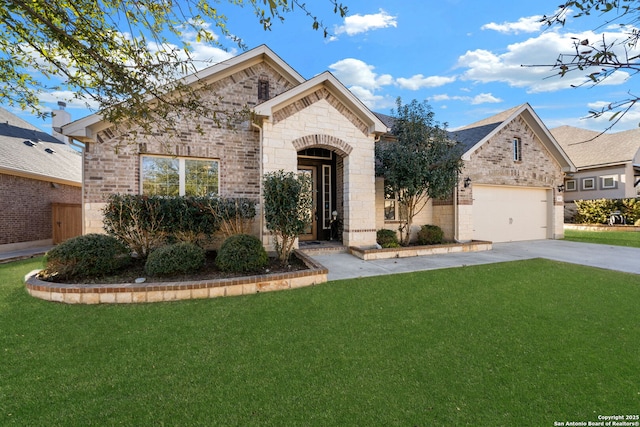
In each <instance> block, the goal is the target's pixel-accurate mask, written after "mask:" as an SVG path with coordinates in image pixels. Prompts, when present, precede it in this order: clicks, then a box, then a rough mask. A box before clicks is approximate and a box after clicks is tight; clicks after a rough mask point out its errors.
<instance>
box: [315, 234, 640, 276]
mask: <svg viewBox="0 0 640 427" xmlns="http://www.w3.org/2000/svg"><path fill="white" fill-rule="evenodd" d="M531 258H547V259H551V260H555V261H562V262H568V263H572V264H581V265H588V266H591V267H599V268H604V269H609V270H618V271H623V272H627V273H633V274H638V275H640V248H625V247H621V246H609V245H597V244H590V243H577V242H569V241H566V240H535V241H528V242H512V243H494V244H493V249H492V250H490V251H483V252H467V253H456V254H445V255H430V256H422V257H413V258H394V259H385V260H376V261H363V260H361V259H359V258H357V257H355V256H353V255H349V254H331V255H315V256H313V259H315V260H317V261H318V262H319V263H321V264H322V265H324V266H325V267H327V268H328V269H329V275H328V279H329V280H341V279H352V278H357V277H368V276H377V275H382V274H395V273H407V272H411V271H422V270H434V269H437V268H449V267H462V266H465V265H479V264H490V263H496V262H506V261H516V260H523V259H531ZM639 282H640V277H639Z"/></svg>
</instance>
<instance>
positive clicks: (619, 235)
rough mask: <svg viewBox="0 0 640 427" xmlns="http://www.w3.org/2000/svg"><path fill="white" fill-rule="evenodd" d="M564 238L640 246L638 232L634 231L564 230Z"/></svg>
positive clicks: (639, 234)
mask: <svg viewBox="0 0 640 427" xmlns="http://www.w3.org/2000/svg"><path fill="white" fill-rule="evenodd" d="M564 238H565V240H571V241H573V242H583V243H600V244H603V245H614V246H629V247H634V248H640V233H638V232H634V231H582V230H564Z"/></svg>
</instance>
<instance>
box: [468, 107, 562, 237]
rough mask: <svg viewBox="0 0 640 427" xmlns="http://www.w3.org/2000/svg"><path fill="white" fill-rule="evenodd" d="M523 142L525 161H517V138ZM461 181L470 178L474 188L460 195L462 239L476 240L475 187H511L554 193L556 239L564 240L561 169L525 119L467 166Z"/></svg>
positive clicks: (500, 134) (485, 146)
mask: <svg viewBox="0 0 640 427" xmlns="http://www.w3.org/2000/svg"><path fill="white" fill-rule="evenodd" d="M515 137H517V138H520V140H521V142H522V161H520V162H515V161H514V160H513V151H512V150H513V147H512V140H513V138H515ZM460 177H461V180H462V179H464V178H466V177H470V178H471V181H472V184H471V187H469V188H467V189H461V188H459V190H465V191H464V192H462V191H459V193H458V218H459V224H458V236H459V237H458V238H459V239H460V240H463V241H464V240H471V239H472V237H473V185H474V184H488V185H509V186H522V187H545V188H549V189H553V192H554V198H553V199H554V207H553V212H552V213H550V217H551V218H550V219H551V222H552V224H551V226H552V230H553V231H552V236H549V237H552V238H560V237H562V236H563V235H564V231H563V219H562V218H563V202H562V198H561V197H560V199H558V196H560V195H559V194H556V193H555V192H556V187H557V185H559V184H561V183H562V180H563V173H562V168H561V166H560V165H559V164H558V163H557V162H556V161H555V160H554V159H553V157H552V156H551V154H550V153H549V152H548V151H547V149H546V148H545V147H544V146H543V145H542V143H541V142H540V140H539V139H538V138H537V137H536V135H535V134H534V133H533V131H532V130H531V128H529V126H528V125H527V124H526V122H525V121H524V120H523V119H522V118H518V119H516V120H514V121H513V122H511V123H509V124H508V125H507V126H505V128H504V129H502V130H501V131H500V132H498V134H496V135H495V136H494V137H493V138H491V139H490V140H489V141H488V142H486V143H485V144H483V145H482V146H481V147H480V148H479V149H478V150H477V151H476V152H474V153H473V154H472V155H471V160H469V161H467V162H465V165H464V168H463V170H462V173H461V174H460Z"/></svg>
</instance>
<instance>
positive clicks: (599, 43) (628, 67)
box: [542, 0, 640, 130]
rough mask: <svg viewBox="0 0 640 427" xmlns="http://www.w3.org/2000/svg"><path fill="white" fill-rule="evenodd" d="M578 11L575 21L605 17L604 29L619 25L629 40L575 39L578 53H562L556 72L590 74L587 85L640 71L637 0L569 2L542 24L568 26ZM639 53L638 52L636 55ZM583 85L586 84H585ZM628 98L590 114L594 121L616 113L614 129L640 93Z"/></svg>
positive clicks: (612, 118)
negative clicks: (598, 15) (571, 16)
mask: <svg viewBox="0 0 640 427" xmlns="http://www.w3.org/2000/svg"><path fill="white" fill-rule="evenodd" d="M573 10H575V11H576V12H575V13H574V15H573V18H579V17H583V16H589V15H591V14H593V13H599V14H600V16H602V17H603V20H604V23H603V26H607V25H609V24H612V23H615V24H616V25H617V26H619V27H621V28H622V29H625V30H627V37H626V38H625V39H623V40H607V39H606V37H605V36H603V37H602V39H598V40H587V39H585V40H579V39H576V38H574V42H573V49H574V52H573V53H570V54H561V55H560V56H559V57H558V59H557V60H556V63H555V65H553V69H555V70H557V71H558V74H559V75H560V76H561V77H562V76H565V75H566V74H567V73H570V72H575V71H580V72H585V71H586V72H587V73H588V74H587V78H586V80H585V82H584V84H587V85H598V84H600V83H602V82H603V81H605V80H606V79H607V78H609V77H610V76H611V75H612V74H613V73H615V72H616V71H627V72H629V73H630V74H631V75H633V74H636V73H638V72H640V55H638V54H637V50H636V47H637V44H638V38H639V37H640V32H639V31H638V28H637V23H638V21H639V20H640V8H639V7H638V2H637V1H636V0H573V1H568V2H565V3H564V4H563V5H561V6H560V7H559V9H558V11H557V12H556V13H554V14H552V15H550V16H546V15H545V16H544V17H543V19H542V22H544V23H546V24H547V25H549V26H551V25H554V24H557V25H562V26H564V25H565V22H566V19H567V15H568V14H570V13H571V11H573ZM634 52H635V53H634ZM581 86H582V85H581ZM627 94H628V97H627V98H625V99H622V100H619V101H615V102H612V103H610V104H608V105H607V106H605V107H603V108H601V109H600V110H591V111H589V116H590V117H592V118H596V117H600V116H602V115H604V114H606V113H612V114H611V117H610V119H609V120H610V121H611V122H612V124H611V125H610V126H609V127H608V128H607V130H609V129H611V128H612V127H613V126H615V124H616V123H617V122H618V121H620V119H621V118H622V117H623V116H624V115H625V114H626V113H627V112H628V111H629V110H630V109H631V108H632V107H633V106H634V105H635V104H636V103H637V102H638V101H640V95H639V94H633V93H632V92H631V91H629V92H628V93H627Z"/></svg>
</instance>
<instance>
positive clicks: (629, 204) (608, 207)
mask: <svg viewBox="0 0 640 427" xmlns="http://www.w3.org/2000/svg"><path fill="white" fill-rule="evenodd" d="M574 203H575V204H576V207H577V209H578V211H577V214H576V217H575V222H576V223H577V224H606V223H607V222H608V221H609V217H610V216H611V213H612V212H616V211H619V212H620V213H621V214H622V215H623V216H624V218H625V220H626V222H627V224H635V223H636V222H637V221H638V220H640V197H638V198H635V199H633V198H632V199H596V200H576V201H575V202H574Z"/></svg>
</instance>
